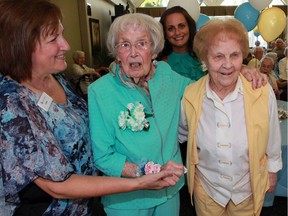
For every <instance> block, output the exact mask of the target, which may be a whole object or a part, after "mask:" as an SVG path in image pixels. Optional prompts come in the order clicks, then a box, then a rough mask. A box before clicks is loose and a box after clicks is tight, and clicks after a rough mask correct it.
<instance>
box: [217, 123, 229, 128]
mask: <svg viewBox="0 0 288 216" xmlns="http://www.w3.org/2000/svg"><path fill="white" fill-rule="evenodd" d="M230 126H231V125H230V122H227V123H221V122H217V127H218V128H225V127H226V128H230Z"/></svg>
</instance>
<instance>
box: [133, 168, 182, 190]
mask: <svg viewBox="0 0 288 216" xmlns="http://www.w3.org/2000/svg"><path fill="white" fill-rule="evenodd" d="M134 179H136V180H137V181H138V183H139V185H140V186H139V189H146V190H159V189H162V188H165V187H169V186H173V185H175V184H176V183H177V182H178V180H179V177H178V176H177V175H174V173H173V171H172V170H162V171H160V172H159V173H155V174H148V175H143V176H141V177H139V178H134Z"/></svg>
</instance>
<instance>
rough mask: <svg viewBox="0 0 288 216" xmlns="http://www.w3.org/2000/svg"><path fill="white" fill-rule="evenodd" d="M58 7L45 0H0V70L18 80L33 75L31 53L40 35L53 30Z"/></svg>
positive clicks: (59, 15) (59, 12)
mask: <svg viewBox="0 0 288 216" xmlns="http://www.w3.org/2000/svg"><path fill="white" fill-rule="evenodd" d="M59 21H62V14H61V11H60V8H59V7H58V6H56V5H55V4H52V3H50V2H49V1H48V0H1V1H0V32H1V34H0V73H1V74H3V75H9V76H10V77H11V78H12V79H14V80H16V81H17V82H21V81H24V80H27V79H31V78H32V53H33V52H34V50H35V47H36V44H37V43H38V42H39V41H40V37H41V36H42V37H44V38H45V37H47V36H48V35H51V34H54V33H55V32H56V31H57V29H58V28H59Z"/></svg>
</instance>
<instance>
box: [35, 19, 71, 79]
mask: <svg viewBox="0 0 288 216" xmlns="http://www.w3.org/2000/svg"><path fill="white" fill-rule="evenodd" d="M62 32H63V26H62V24H61V23H59V28H58V31H57V32H56V33H55V34H52V35H48V36H47V37H45V38H44V37H43V35H42V36H40V41H39V42H38V43H37V44H36V47H35V51H34V52H33V53H32V75H37V76H41V75H44V76H45V75H48V74H55V73H58V72H60V71H64V70H65V69H66V68H67V64H66V61H65V56H64V54H65V52H66V51H68V50H69V49H70V46H69V44H68V43H67V41H66V40H65V38H64V36H63V34H62Z"/></svg>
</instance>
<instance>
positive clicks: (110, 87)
mask: <svg viewBox="0 0 288 216" xmlns="http://www.w3.org/2000/svg"><path fill="white" fill-rule="evenodd" d="M115 79H116V77H115V76H113V75H112V74H111V73H107V74H106V75H104V76H102V77H100V78H99V79H97V80H96V81H94V82H93V83H91V84H90V85H89V86H88V91H89V92H95V93H96V92H98V93H101V94H103V93H105V92H106V93H110V92H113V91H114V89H115V86H116V85H117V83H116V80H115Z"/></svg>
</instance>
